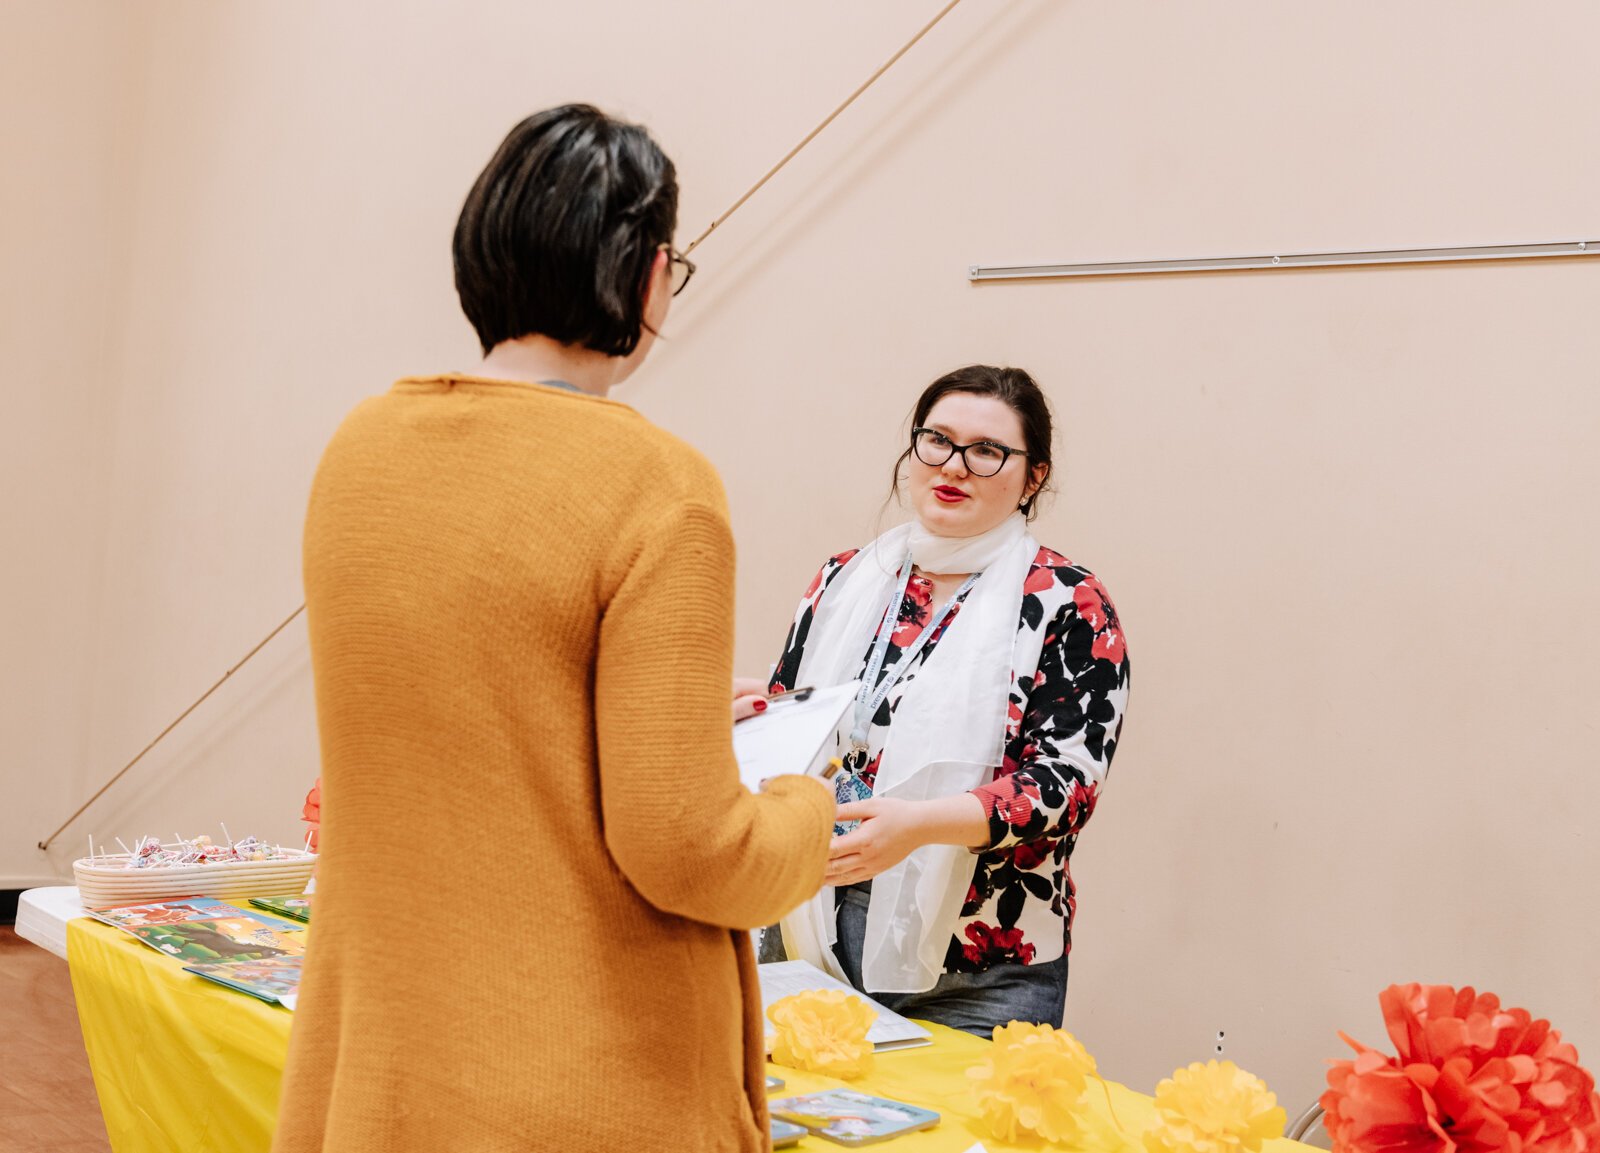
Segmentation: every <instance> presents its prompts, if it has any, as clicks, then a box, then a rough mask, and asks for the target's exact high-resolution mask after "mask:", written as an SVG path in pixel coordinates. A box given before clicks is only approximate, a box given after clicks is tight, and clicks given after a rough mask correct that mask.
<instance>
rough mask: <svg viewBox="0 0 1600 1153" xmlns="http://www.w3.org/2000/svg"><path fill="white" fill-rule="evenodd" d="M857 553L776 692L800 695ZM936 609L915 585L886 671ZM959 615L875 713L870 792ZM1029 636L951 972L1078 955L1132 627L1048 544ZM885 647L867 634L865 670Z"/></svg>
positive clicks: (807, 622)
mask: <svg viewBox="0 0 1600 1153" xmlns="http://www.w3.org/2000/svg"><path fill="white" fill-rule="evenodd" d="M853 556H855V552H854V551H852V552H847V553H841V554H840V555H839V556H836V557H832V558H830V559H829V560H828V562H827V563H826V564H824V565H823V566H822V569H821V571H820V572H818V573H817V576H816V579H815V580H813V581H812V582H811V586H810V587H809V588H808V589H807V590H806V594H805V596H804V597H803V598H802V599H801V602H800V607H799V609H798V610H797V611H796V613H795V618H794V623H793V625H792V626H791V627H790V629H789V638H788V641H787V643H786V644H785V645H784V649H783V656H782V657H781V659H780V660H779V661H778V665H777V668H776V669H775V670H774V672H773V678H772V689H773V691H779V690H782V689H792V688H795V687H796V681H795V677H796V673H797V671H798V670H799V668H800V660H801V657H802V656H803V655H804V653H805V645H806V638H807V636H808V635H809V633H810V631H811V624H812V621H813V620H814V619H815V618H816V611H817V605H818V604H819V603H820V602H821V600H822V597H823V596H825V595H826V593H827V589H828V585H829V583H830V582H831V581H832V580H833V578H834V577H836V576H837V575H838V574H839V572H840V570H841V569H843V568H844V566H845V564H846V563H848V562H849V560H850V558H851V557H853ZM934 611H935V606H934V604H933V586H932V583H931V582H929V581H926V580H924V579H922V578H920V577H919V578H916V579H914V580H913V581H912V583H911V585H910V587H909V589H908V590H907V595H906V597H905V598H904V600H903V601H902V603H901V605H900V612H899V615H898V617H897V619H896V620H895V622H894V625H893V628H894V630H895V631H894V634H893V636H892V637H891V639H890V642H889V653H888V657H887V659H886V660H885V662H884V663H885V667H886V668H888V667H892V666H893V665H894V664H895V663H896V662H898V660H899V659H900V654H901V652H902V651H903V649H904V647H905V646H908V645H910V644H911V642H912V641H914V640H915V639H916V638H917V636H918V635H920V633H921V632H922V630H923V629H924V628H925V627H926V626H927V623H928V619H929V616H930V614H931V613H933V612H934ZM959 617H960V605H959V604H958V605H957V606H956V610H955V612H953V613H952V614H951V616H950V617H949V618H948V619H947V620H946V621H945V623H944V625H943V626H942V627H941V628H940V629H939V631H938V632H936V633H935V634H934V636H933V637H932V638H931V639H930V641H929V643H928V645H927V646H926V647H925V648H924V649H923V650H922V652H921V653H920V654H918V656H917V658H916V661H915V663H914V665H913V667H912V669H911V670H910V671H908V672H907V673H906V675H905V676H904V677H902V678H901V680H900V681H899V683H898V684H896V685H895V687H894V688H892V689H891V690H890V691H889V695H888V699H886V700H885V701H884V703H883V705H882V707H880V708H879V710H878V713H877V715H876V716H875V717H874V718H873V722H872V733H871V736H870V738H869V750H868V751H869V754H870V760H869V762H868V765H867V767H866V769H865V770H864V771H863V772H862V773H861V777H862V779H863V780H864V781H865V782H866V784H867V785H869V786H871V785H872V784H873V781H874V778H875V776H876V773H877V768H878V759H879V757H880V756H881V754H882V749H883V743H884V739H885V737H886V736H887V732H888V727H889V725H890V724H891V723H892V722H893V719H894V711H895V708H896V707H897V705H898V704H899V700H900V696H901V695H902V694H903V693H904V691H905V689H906V686H907V685H909V684H911V683H912V682H914V681H915V679H916V670H917V669H919V668H921V667H922V666H923V664H925V663H926V662H927V661H929V660H931V659H932V658H933V654H934V652H935V651H936V650H937V647H938V642H939V638H940V637H942V636H943V635H944V632H945V631H946V630H947V629H950V628H954V627H956V621H957V620H958V619H959ZM1017 628H1018V630H1019V631H1021V630H1033V631H1037V630H1040V629H1043V630H1045V635H1044V639H1043V649H1042V650H1041V653H1040V656H1039V661H1038V667H1037V668H1025V669H1024V668H1018V669H1013V670H1012V687H1011V701H1010V713H1009V718H1010V719H1009V721H1008V723H1007V728H1006V752H1005V761H1004V763H1003V764H1002V765H1001V766H1000V767H999V768H998V769H996V770H995V779H994V780H993V781H992V782H990V783H989V784H987V785H983V786H982V787H980V788H977V789H974V790H973V795H974V796H976V797H977V798H978V799H979V800H980V801H982V802H983V806H984V811H985V812H987V813H988V815H989V837H990V842H989V844H988V845H987V846H986V847H985V848H983V849H982V850H980V851H978V852H977V854H976V860H975V863H974V868H973V873H972V884H971V886H970V887H969V888H968V890H967V899H966V902H965V904H964V905H963V906H962V909H961V920H960V921H959V922H958V923H957V925H956V931H955V934H954V936H953V937H952V939H951V941H950V947H949V950H948V951H947V953H946V955H945V969H946V970H948V971H949V972H964V973H975V972H981V971H982V970H984V969H987V968H989V967H990V966H991V965H997V964H1022V965H1031V964H1039V963H1044V962H1047V961H1054V960H1055V959H1056V958H1058V957H1060V956H1061V955H1062V954H1063V953H1065V952H1068V951H1070V950H1071V948H1072V919H1073V913H1074V912H1075V910H1076V908H1077V892H1076V890H1075V888H1074V887H1073V883H1072V872H1071V868H1070V861H1071V858H1072V850H1073V847H1074V846H1075V845H1076V844H1077V840H1078V834H1079V832H1080V831H1082V829H1083V825H1084V823H1085V822H1086V821H1087V820H1088V819H1089V817H1090V815H1091V814H1092V813H1093V812H1094V807H1095V802H1096V800H1097V798H1098V796H1099V791H1100V788H1101V786H1102V785H1103V784H1104V783H1105V778H1106V773H1107V771H1108V770H1109V769H1110V767H1111V758H1112V756H1113V755H1114V754H1115V753H1116V750H1117V740H1118V737H1119V735H1120V733H1121V731H1122V716H1123V710H1124V709H1125V708H1126V707H1127V702H1128V652H1127V642H1126V640H1125V638H1124V636H1123V632H1122V622H1121V621H1120V620H1119V619H1118V618H1117V610H1116V607H1115V606H1114V605H1113V604H1112V603H1111V597H1110V596H1109V595H1108V594H1107V593H1106V589H1105V586H1104V585H1102V584H1101V583H1100V580H1099V578H1097V577H1096V576H1095V575H1094V574H1093V573H1091V572H1089V571H1088V570H1087V569H1084V568H1082V567H1080V566H1078V565H1075V564H1073V563H1072V562H1071V561H1069V560H1067V558H1065V557H1063V556H1061V555H1060V554H1059V553H1055V552H1052V551H1051V550H1050V549H1047V548H1041V549H1040V550H1039V554H1038V556H1036V557H1035V558H1034V562H1033V566H1032V568H1031V569H1030V570H1029V572H1028V577H1027V579H1026V581H1025V582H1024V583H1023V587H1022V605H1021V612H1020V613H1019V619H1018V623H1017ZM874 639H875V638H872V637H864V638H863V639H862V658H861V668H862V673H863V675H865V672H866V666H867V659H868V656H869V654H870V651H871V647H872V641H873V640H874ZM1018 647H1019V649H1022V648H1027V647H1028V646H1018Z"/></svg>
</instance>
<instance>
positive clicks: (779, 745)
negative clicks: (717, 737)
mask: <svg viewBox="0 0 1600 1153" xmlns="http://www.w3.org/2000/svg"><path fill="white" fill-rule="evenodd" d="M855 696H856V686H855V685H853V684H849V685H835V686H833V687H832V688H828V689H814V690H812V692H811V693H810V695H809V696H807V697H805V699H803V700H802V699H801V698H800V697H799V696H792V697H781V698H779V699H778V700H775V701H773V702H772V703H771V704H770V705H769V706H768V707H767V711H766V712H764V713H762V714H761V715H760V716H755V717H751V718H750V719H749V720H746V721H740V722H739V723H738V724H736V725H734V726H733V755H734V756H735V757H737V758H738V761H739V779H740V780H741V781H743V782H744V784H745V787H746V788H747V789H749V790H750V791H751V792H758V791H760V789H761V782H762V781H764V780H766V779H767V778H769V777H781V776H783V775H784V774H786V773H801V774H811V775H813V776H815V775H818V774H820V773H821V772H822V769H823V768H824V767H825V766H826V765H827V763H828V761H829V760H830V759H831V758H832V757H833V756H834V738H835V736H836V735H837V734H838V733H839V728H840V725H841V724H842V723H843V722H844V717H845V714H846V712H847V711H848V710H849V708H850V703H851V702H852V701H854V700H855Z"/></svg>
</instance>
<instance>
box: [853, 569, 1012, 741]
mask: <svg viewBox="0 0 1600 1153" xmlns="http://www.w3.org/2000/svg"><path fill="white" fill-rule="evenodd" d="M913 575H915V574H914V571H913V568H912V564H911V557H910V556H909V555H907V556H906V559H905V563H904V564H902V565H901V566H900V571H899V572H898V573H897V574H895V578H894V592H893V593H891V594H890V597H889V604H888V607H887V608H885V609H884V610H883V620H882V621H881V622H880V623H879V624H878V637H877V639H876V640H875V641H874V642H873V644H872V656H871V658H870V659H869V660H868V661H867V671H866V673H865V674H864V675H863V676H862V678H861V690H860V692H858V693H857V694H856V723H855V727H854V728H852V729H851V730H850V748H851V751H853V752H865V751H866V748H867V735H868V734H869V733H870V732H871V731H872V718H873V717H875V716H877V715H878V709H879V708H881V707H882V705H883V702H884V698H886V697H887V696H888V695H889V690H890V689H892V688H894V686H895V684H896V682H898V681H899V680H900V678H901V677H902V676H903V675H905V672H906V670H907V669H909V668H910V667H911V662H913V661H914V660H916V659H917V654H918V653H920V652H922V650H923V648H924V647H925V646H926V645H927V643H928V642H929V641H930V640H932V639H933V634H934V633H936V632H938V631H939V627H940V626H941V625H943V624H944V622H945V621H946V620H948V619H949V617H950V614H951V613H953V612H955V608H956V602H957V601H959V600H960V599H961V598H962V597H964V596H966V595H967V590H968V589H970V588H971V587H972V585H973V582H975V581H976V580H977V579H978V578H979V577H980V576H982V575H983V574H982V573H973V574H972V575H971V576H969V577H968V578H967V580H966V583H965V584H963V585H962V586H961V587H960V588H959V589H957V590H956V592H955V595H954V596H952V597H951V598H950V599H949V600H948V601H946V602H945V606H944V609H943V610H942V611H941V612H940V613H939V615H938V616H936V617H934V618H933V619H932V620H930V621H929V622H928V627H927V628H925V629H923V630H922V635H921V636H919V637H918V638H917V639H916V640H915V641H913V642H912V643H911V647H910V648H908V649H905V650H903V651H902V652H901V654H900V660H899V661H898V662H897V663H896V664H895V665H894V666H893V667H892V668H890V670H889V672H888V675H887V676H885V677H884V678H883V683H882V684H879V685H877V688H876V689H874V688H873V685H875V684H877V681H878V674H879V673H880V672H882V671H883V661H884V657H886V656H887V655H888V653H889V638H890V637H892V636H893V635H894V631H895V626H896V625H897V624H899V621H900V612H899V609H900V606H901V605H902V604H904V603H905V598H906V597H907V595H909V593H910V591H911V578H912V576H913Z"/></svg>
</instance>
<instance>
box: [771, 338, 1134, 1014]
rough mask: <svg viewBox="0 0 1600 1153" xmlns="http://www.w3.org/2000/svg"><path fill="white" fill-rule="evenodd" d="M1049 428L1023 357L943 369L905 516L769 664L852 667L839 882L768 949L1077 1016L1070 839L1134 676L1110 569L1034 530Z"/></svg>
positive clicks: (895, 989) (1000, 1004)
mask: <svg viewBox="0 0 1600 1153" xmlns="http://www.w3.org/2000/svg"><path fill="white" fill-rule="evenodd" d="M1052 441H1053V433H1052V427H1051V419H1050V406H1049V404H1048V403H1047V402H1046V400H1045V396H1044V393H1043V391H1042V390H1041V389H1040V388H1039V386H1038V384H1037V383H1035V381H1034V380H1033V378H1032V377H1031V376H1029V375H1028V374H1027V373H1026V372H1023V371H1022V370H1021V369H1017V368H998V367H995V366H992V365H984V364H974V365H969V366H967V367H965V368H960V369H957V370H955V371H954V372H950V373H947V374H945V375H944V376H942V377H940V378H939V379H938V380H936V381H934V382H933V383H932V384H930V385H929V386H928V387H927V388H926V389H925V390H924V391H923V393H922V395H921V397H920V398H919V399H918V400H917V403H916V406H915V408H914V409H913V411H912V417H911V429H910V437H909V444H908V445H907V447H906V449H905V451H904V452H903V453H902V454H901V456H900V459H899V460H897V461H895V469H894V482H893V487H892V492H893V494H895V495H900V494H902V492H903V493H904V495H905V496H906V497H907V498H908V500H909V503H910V504H911V508H912V512H913V514H914V517H913V520H912V521H911V522H910V523H909V524H907V525H902V526H900V527H899V528H895V529H891V530H890V531H889V532H887V533H885V534H884V535H883V536H880V537H879V538H878V539H877V540H875V541H873V542H872V543H870V544H869V545H867V546H866V547H865V548H863V549H853V550H851V551H850V552H847V553H842V554H840V555H839V556H836V557H834V558H832V559H831V560H829V561H828V562H827V563H826V564H824V565H823V566H822V571H821V572H820V573H818V574H817V577H816V579H814V580H813V581H812V582H811V586H810V588H809V589H807V591H806V595H805V596H804V597H803V598H802V600H801V602H800V607H799V609H798V610H797V611H796V613H795V618H794V625H793V627H792V628H791V629H790V630H789V639H788V642H787V644H785V646H784V650H783V655H782V657H781V659H780V660H779V662H778V666H777V670H776V672H775V674H774V677H773V683H772V688H773V689H774V690H781V689H788V688H793V687H795V686H796V685H833V684H839V683H847V682H852V681H855V682H858V685H857V694H856V707H855V709H854V710H853V712H852V713H850V714H848V715H849V717H850V723H849V725H848V726H847V727H848V729H849V741H848V742H847V744H846V745H845V747H843V748H841V750H840V751H841V759H842V760H843V763H844V771H843V772H841V773H839V774H838V776H837V777H836V778H835V781H836V787H837V790H838V799H839V800H840V801H841V802H842V803H841V804H840V807H839V819H840V821H841V822H843V824H842V825H841V827H840V828H839V830H838V832H839V834H840V835H839V836H837V837H836V838H835V840H834V843H833V848H832V851H831V860H830V861H829V865H828V876H827V883H828V886H829V887H828V888H825V889H824V890H823V891H822V893H821V894H820V895H819V896H818V897H816V898H814V899H813V900H811V901H810V902H808V903H807V904H806V905H805V906H803V907H802V908H801V909H799V910H797V911H796V912H795V913H794V914H792V915H791V916H790V917H788V918H787V919H785V920H784V921H783V924H782V932H781V934H780V933H778V932H774V931H769V932H768V934H767V938H766V941H765V942H764V948H763V951H764V953H767V955H768V959H772V960H777V959H779V958H780V957H781V956H782V955H783V952H784V950H785V949H787V952H788V955H790V956H798V957H802V958H804V959H806V960H809V961H811V962H812V963H813V964H816V965H818V966H821V967H824V968H827V969H830V970H832V971H833V972H834V973H835V974H836V975H837V976H838V977H840V978H841V979H844V980H847V981H849V982H850V983H851V984H852V985H854V986H855V987H856V988H858V989H861V990H864V991H865V992H868V993H871V994H872V995H873V996H874V997H877V998H878V999H879V1000H881V1001H883V1002H885V1003H886V1004H888V1005H889V1006H890V1007H891V1008H893V1009H895V1010H897V1011H898V1012H900V1013H902V1014H904V1015H906V1016H909V1017H916V1018H921V1019H923V1020H929V1021H937V1022H939V1023H941V1024H945V1025H949V1026H952V1027H954V1028H958V1029H965V1030H968V1031H970V1032H973V1033H977V1034H979V1035H983V1036H987V1035H988V1034H989V1033H990V1032H991V1031H992V1030H993V1029H994V1028H995V1026H997V1025H1004V1024H1006V1023H1007V1022H1009V1021H1013V1020H1023V1021H1030V1022H1034V1023H1038V1024H1052V1025H1056V1026H1059V1025H1060V1024H1061V1023H1062V1013H1063V1007H1064V1001H1065V997H1066V989H1067V951H1068V949H1069V947H1070V945H1071V940H1072V914H1073V910H1074V907H1075V905H1076V900H1077V894H1076V890H1075V889H1074V887H1073V883H1072V873H1071V870H1070V867H1069V865H1070V861H1071V856H1072V850H1073V847H1074V846H1075V845H1076V843H1077V840H1078V835H1079V833H1080V832H1082V830H1083V826H1084V823H1085V822H1086V821H1088V819H1089V816H1090V814H1091V813H1093V812H1094V807H1095V803H1096V801H1097V799H1098V798H1099V793H1100V789H1101V787H1102V786H1103V785H1104V783H1105V778H1106V773H1107V771H1108V770H1109V769H1110V767H1111V758H1112V755H1113V754H1114V753H1115V751H1116V747H1117V742H1118V741H1119V739H1120V735H1121V731H1122V718H1123V711H1124V709H1125V708H1126V707H1127V700H1128V657H1127V646H1126V644H1125V642H1124V639H1123V635H1122V625H1121V622H1120V621H1119V620H1118V619H1117V612H1116V609H1114V608H1113V607H1112V605H1111V598H1110V596H1109V595H1108V594H1107V593H1106V590H1105V587H1104V586H1103V585H1102V584H1101V583H1100V581H1099V580H1098V579H1096V577H1095V576H1094V574H1093V573H1091V572H1089V570H1088V569H1086V568H1084V567H1083V566H1082V565H1077V564H1073V563H1072V562H1071V561H1069V560H1068V559H1067V558H1066V557H1065V556H1063V555H1061V554H1060V553H1057V552H1054V551H1052V550H1050V549H1048V548H1042V547H1040V545H1039V542H1038V541H1036V540H1034V539H1033V537H1032V536H1031V535H1030V533H1029V531H1028V523H1029V522H1030V521H1031V520H1032V519H1033V517H1034V514H1035V513H1036V512H1037V509H1038V501H1039V497H1040V494H1041V493H1042V492H1044V491H1045V489H1046V487H1047V486H1048V485H1049V483H1050V481H1051V478H1052V476H1053V473H1054V468H1055V464H1054V447H1053V444H1052Z"/></svg>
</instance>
